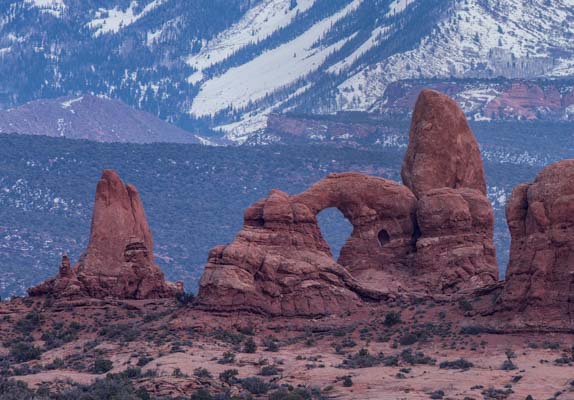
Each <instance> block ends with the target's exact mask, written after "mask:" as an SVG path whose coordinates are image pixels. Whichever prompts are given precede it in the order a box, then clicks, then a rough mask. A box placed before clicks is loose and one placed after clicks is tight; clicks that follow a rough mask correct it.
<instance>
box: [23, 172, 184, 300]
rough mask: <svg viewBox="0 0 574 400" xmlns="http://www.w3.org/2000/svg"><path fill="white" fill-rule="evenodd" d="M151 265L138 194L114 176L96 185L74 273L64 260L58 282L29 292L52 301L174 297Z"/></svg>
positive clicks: (150, 241) (149, 239) (173, 290)
mask: <svg viewBox="0 0 574 400" xmlns="http://www.w3.org/2000/svg"><path fill="white" fill-rule="evenodd" d="M178 291H181V286H180V285H176V284H170V283H167V282H166V281H165V279H164V276H163V273H162V272H161V270H160V269H159V267H158V266H157V265H155V264H154V257H153V238H152V234H151V231H150V229H149V226H148V224H147V219H146V216H145V212H144V209H143V205H142V202H141V199H140V196H139V193H138V191H137V189H136V188H135V187H134V186H132V185H124V183H123V182H122V180H121V179H120V177H119V176H118V174H117V173H116V172H115V171H111V170H105V171H104V172H103V174H102V177H101V179H100V181H99V182H98V186H97V190H96V199H95V204H94V212H93V216H92V224H91V230H90V240H89V243H88V248H87V249H86V251H85V252H84V254H83V255H82V257H81V258H80V260H79V261H78V263H77V265H76V266H75V267H74V268H70V262H69V260H68V258H67V256H64V258H63V260H62V266H61V267H60V272H59V274H58V276H57V277H55V278H52V279H50V280H48V281H46V282H44V283H43V284H41V285H39V286H36V287H35V288H32V289H30V290H29V294H30V295H32V296H36V295H51V296H54V297H74V296H78V297H94V298H106V297H112V298H120V299H147V298H161V297H169V296H174V295H175V293H177V292H178Z"/></svg>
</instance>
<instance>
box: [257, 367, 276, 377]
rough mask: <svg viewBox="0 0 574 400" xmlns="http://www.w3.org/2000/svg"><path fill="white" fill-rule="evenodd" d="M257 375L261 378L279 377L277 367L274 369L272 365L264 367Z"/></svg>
mask: <svg viewBox="0 0 574 400" xmlns="http://www.w3.org/2000/svg"><path fill="white" fill-rule="evenodd" d="M259 375H261V376H273V375H279V369H277V367H275V366H274V365H266V366H264V367H263V368H261V371H260V372H259Z"/></svg>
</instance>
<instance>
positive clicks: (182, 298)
mask: <svg viewBox="0 0 574 400" xmlns="http://www.w3.org/2000/svg"><path fill="white" fill-rule="evenodd" d="M175 300H176V301H177V304H179V305H180V306H188V305H190V304H193V302H194V301H195V296H194V295H193V293H186V292H178V293H177V294H176V295H175Z"/></svg>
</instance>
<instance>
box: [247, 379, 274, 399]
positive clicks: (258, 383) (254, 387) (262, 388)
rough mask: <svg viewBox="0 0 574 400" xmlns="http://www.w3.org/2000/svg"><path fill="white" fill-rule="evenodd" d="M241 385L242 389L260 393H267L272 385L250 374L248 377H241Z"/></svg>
mask: <svg viewBox="0 0 574 400" xmlns="http://www.w3.org/2000/svg"><path fill="white" fill-rule="evenodd" d="M241 387H243V389H245V390H247V391H248V392H250V393H252V394H255V395H260V394H265V393H267V392H268V391H269V390H270V389H271V387H272V385H271V384H269V383H267V382H265V381H264V380H263V379H261V378H258V377H256V376H252V377H249V378H245V379H242V380H241Z"/></svg>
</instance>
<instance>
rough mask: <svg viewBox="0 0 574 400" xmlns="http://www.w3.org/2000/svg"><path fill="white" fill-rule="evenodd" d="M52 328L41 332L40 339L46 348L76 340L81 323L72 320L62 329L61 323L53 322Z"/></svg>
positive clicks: (53, 347)
mask: <svg viewBox="0 0 574 400" xmlns="http://www.w3.org/2000/svg"><path fill="white" fill-rule="evenodd" d="M53 328H54V329H52V330H50V331H48V332H44V333H43V334H42V340H43V341H44V343H45V346H46V348H47V349H55V348H57V347H61V346H63V345H64V344H66V343H70V342H72V341H74V340H76V339H77V338H78V332H79V331H80V329H81V325H80V324H78V323H76V322H73V323H71V324H70V326H69V327H68V329H64V326H63V324H55V325H54V327H53Z"/></svg>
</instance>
